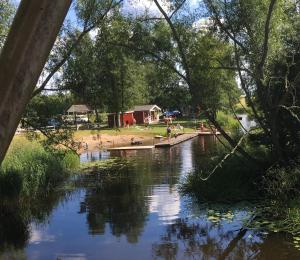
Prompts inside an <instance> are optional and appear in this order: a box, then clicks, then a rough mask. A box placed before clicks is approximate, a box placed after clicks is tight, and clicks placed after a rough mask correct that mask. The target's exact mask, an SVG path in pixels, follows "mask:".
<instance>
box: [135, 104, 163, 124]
mask: <svg viewBox="0 0 300 260" xmlns="http://www.w3.org/2000/svg"><path fill="white" fill-rule="evenodd" d="M160 111H161V109H160V108H159V107H158V106H157V105H144V106H136V107H135V108H134V114H133V115H134V118H135V120H136V123H137V124H153V123H158V122H159V114H160Z"/></svg>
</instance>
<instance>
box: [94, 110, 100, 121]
mask: <svg viewBox="0 0 300 260" xmlns="http://www.w3.org/2000/svg"><path fill="white" fill-rule="evenodd" d="M95 114H96V122H97V123H100V120H99V113H98V109H97V108H95Z"/></svg>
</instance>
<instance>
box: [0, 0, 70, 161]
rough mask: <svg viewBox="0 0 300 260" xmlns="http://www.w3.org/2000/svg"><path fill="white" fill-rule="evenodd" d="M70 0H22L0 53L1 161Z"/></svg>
mask: <svg viewBox="0 0 300 260" xmlns="http://www.w3.org/2000/svg"><path fill="white" fill-rule="evenodd" d="M70 4H71V0H51V1H49V0H22V2H21V4H20V6H19V8H18V11H17V14H16V16H15V18H14V21H13V24H12V26H11V29H10V32H9V34H8V37H7V39H6V42H5V45H4V47H3V49H2V52H1V56H0V163H1V162H2V160H3V158H4V156H5V153H6V151H7V149H8V147H9V144H10V142H11V140H12V138H13V136H14V133H15V131H16V129H17V126H18V123H19V121H20V119H21V117H22V114H23V112H24V110H25V106H26V105H27V103H28V102H29V101H30V98H31V95H32V92H33V90H34V88H35V86H36V83H37V81H38V78H39V76H40V74H41V71H42V69H43V67H44V65H45V63H46V61H47V58H48V56H49V53H50V51H51V49H52V47H53V44H54V42H55V39H56V37H57V34H58V32H59V29H60V27H61V25H62V23H63V20H64V18H65V16H66V14H67V11H68V9H69V7H70Z"/></svg>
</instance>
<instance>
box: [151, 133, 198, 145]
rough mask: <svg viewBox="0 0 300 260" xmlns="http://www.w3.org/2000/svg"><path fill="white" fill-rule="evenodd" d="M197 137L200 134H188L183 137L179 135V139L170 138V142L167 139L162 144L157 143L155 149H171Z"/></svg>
mask: <svg viewBox="0 0 300 260" xmlns="http://www.w3.org/2000/svg"><path fill="white" fill-rule="evenodd" d="M196 136H199V132H195V133H189V134H187V133H185V134H181V135H178V136H177V137H172V138H170V140H168V139H166V140H164V141H162V142H160V143H157V144H156V145H155V148H163V147H171V146H174V145H176V144H180V143H182V142H185V141H187V140H190V139H192V138H194V137H196Z"/></svg>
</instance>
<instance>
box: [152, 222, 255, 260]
mask: <svg viewBox="0 0 300 260" xmlns="http://www.w3.org/2000/svg"><path fill="white" fill-rule="evenodd" d="M245 234H246V231H245V230H241V231H240V232H239V231H235V232H234V231H226V229H225V228H224V226H222V225H219V224H212V223H210V222H202V224H200V223H197V224H195V223H188V221H187V220H184V219H179V220H178V221H177V222H176V223H175V224H172V225H169V226H168V227H167V229H166V234H165V235H164V236H163V237H162V241H161V242H160V243H157V244H155V245H154V246H153V254H154V255H155V256H157V257H163V258H164V259H175V258H176V257H178V255H177V252H178V251H179V250H178V248H180V250H182V252H183V253H182V254H183V256H184V257H186V258H191V259H249V258H250V256H251V255H253V254H254V253H255V252H256V251H257V246H256V245H255V244H252V243H249V241H248V240H247V239H245ZM171 244H172V247H170V245H171ZM170 248H173V249H175V248H176V250H170ZM248 257H249V258H248Z"/></svg>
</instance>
